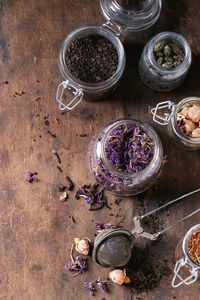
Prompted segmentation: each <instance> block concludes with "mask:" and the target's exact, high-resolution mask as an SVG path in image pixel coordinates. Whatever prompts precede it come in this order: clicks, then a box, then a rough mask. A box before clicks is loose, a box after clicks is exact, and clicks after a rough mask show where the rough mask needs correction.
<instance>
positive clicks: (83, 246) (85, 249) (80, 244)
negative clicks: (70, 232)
mask: <svg viewBox="0 0 200 300" xmlns="http://www.w3.org/2000/svg"><path fill="white" fill-rule="evenodd" d="M74 243H75V249H76V251H78V252H79V253H81V254H83V255H88V253H89V250H90V245H89V242H88V240H87V239H86V238H82V239H81V240H80V239H79V238H75V239H74Z"/></svg>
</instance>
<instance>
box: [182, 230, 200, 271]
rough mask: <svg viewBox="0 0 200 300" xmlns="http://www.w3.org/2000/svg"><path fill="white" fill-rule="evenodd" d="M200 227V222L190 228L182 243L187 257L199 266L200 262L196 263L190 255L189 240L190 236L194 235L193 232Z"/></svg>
mask: <svg viewBox="0 0 200 300" xmlns="http://www.w3.org/2000/svg"><path fill="white" fill-rule="evenodd" d="M198 229H200V224H197V225H195V226H193V227H192V228H190V229H189V230H188V231H187V233H186V234H185V236H184V238H183V243H182V249H183V253H184V255H185V256H186V258H187V259H188V260H189V261H190V262H191V263H192V264H194V265H196V266H198V267H199V268H200V263H199V264H198V263H196V262H194V261H193V259H192V258H191V257H190V255H189V253H188V241H189V238H190V237H191V236H192V234H193V232H195V231H196V230H198Z"/></svg>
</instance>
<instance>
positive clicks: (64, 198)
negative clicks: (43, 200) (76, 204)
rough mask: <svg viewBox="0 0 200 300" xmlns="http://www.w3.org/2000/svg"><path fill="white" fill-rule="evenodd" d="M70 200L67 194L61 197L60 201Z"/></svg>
mask: <svg viewBox="0 0 200 300" xmlns="http://www.w3.org/2000/svg"><path fill="white" fill-rule="evenodd" d="M67 198H68V194H67V193H66V192H64V193H62V195H61V196H60V201H62V202H65V201H66V200H67Z"/></svg>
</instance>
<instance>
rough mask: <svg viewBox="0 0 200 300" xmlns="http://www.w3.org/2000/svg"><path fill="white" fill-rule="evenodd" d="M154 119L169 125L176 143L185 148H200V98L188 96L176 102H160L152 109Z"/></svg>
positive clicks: (171, 135) (169, 130)
mask: <svg viewBox="0 0 200 300" xmlns="http://www.w3.org/2000/svg"><path fill="white" fill-rule="evenodd" d="M151 112H152V114H153V120H154V121H155V122H156V123H158V124H160V125H168V133H169V136H170V137H171V138H172V140H173V141H174V142H175V143H176V145H178V146H180V147H181V148H182V149H185V150H198V149H200V98H199V97H187V98H185V99H183V100H182V101H180V102H179V103H178V104H174V103H173V102H171V101H165V102H160V103H158V104H157V105H156V107H155V108H153V109H152V110H151Z"/></svg>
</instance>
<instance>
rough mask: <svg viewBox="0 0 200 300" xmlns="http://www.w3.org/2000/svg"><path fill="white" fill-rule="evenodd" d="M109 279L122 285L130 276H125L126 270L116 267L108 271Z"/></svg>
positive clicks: (127, 281) (128, 280)
mask: <svg viewBox="0 0 200 300" xmlns="http://www.w3.org/2000/svg"><path fill="white" fill-rule="evenodd" d="M109 277H110V279H111V280H112V281H113V282H114V283H117V284H119V285H122V284H123V283H129V282H130V278H129V277H127V276H126V270H125V269H124V270H119V269H116V270H114V271H112V272H110V273H109Z"/></svg>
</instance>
